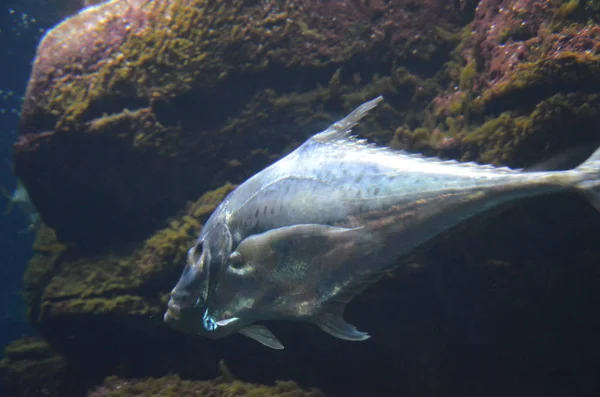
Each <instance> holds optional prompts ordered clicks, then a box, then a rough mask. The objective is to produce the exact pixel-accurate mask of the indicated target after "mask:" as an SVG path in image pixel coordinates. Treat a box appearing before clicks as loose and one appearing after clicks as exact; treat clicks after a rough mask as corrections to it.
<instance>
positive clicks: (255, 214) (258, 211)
mask: <svg viewBox="0 0 600 397" xmlns="http://www.w3.org/2000/svg"><path fill="white" fill-rule="evenodd" d="M258 214H260V210H259V209H257V210H256V212H255V213H254V217H255V218H258Z"/></svg>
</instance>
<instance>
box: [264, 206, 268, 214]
mask: <svg viewBox="0 0 600 397" xmlns="http://www.w3.org/2000/svg"><path fill="white" fill-rule="evenodd" d="M263 215H267V207H266V206H265V208H263Z"/></svg>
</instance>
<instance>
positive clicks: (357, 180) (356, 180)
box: [354, 174, 363, 183]
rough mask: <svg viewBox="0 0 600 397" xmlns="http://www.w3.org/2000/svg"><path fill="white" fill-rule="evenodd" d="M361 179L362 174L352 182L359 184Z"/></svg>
mask: <svg viewBox="0 0 600 397" xmlns="http://www.w3.org/2000/svg"><path fill="white" fill-rule="evenodd" d="M362 178H363V174H359V175H358V176H357V177H356V179H355V180H354V182H356V183H359V182H360V181H362Z"/></svg>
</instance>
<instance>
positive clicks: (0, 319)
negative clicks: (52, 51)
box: [0, 0, 58, 358]
mask: <svg viewBox="0 0 600 397" xmlns="http://www.w3.org/2000/svg"><path fill="white" fill-rule="evenodd" d="M0 7H1V8H0V187H2V188H3V189H5V190H7V191H8V192H12V191H13V190H14V188H15V186H16V183H17V181H16V179H15V177H14V175H13V172H12V144H13V142H14V141H15V138H16V131H17V128H18V123H19V111H20V107H21V102H22V97H23V95H24V94H25V87H26V84H27V79H28V77H29V73H30V70H31V62H32V60H33V57H34V54H35V49H36V46H37V43H38V42H39V39H40V37H41V36H42V35H43V32H44V30H45V29H47V28H48V27H50V26H52V25H53V24H54V23H56V21H57V20H58V19H57V18H58V16H57V15H56V14H55V13H54V12H53V10H52V9H51V8H50V6H49V5H48V2H47V1H42V0H39V1H32V0H28V1H12V2H8V3H6V2H4V4H2V5H1V6H0ZM0 200H1V201H0V258H1V259H0V358H1V356H2V350H3V348H4V346H5V345H6V344H7V343H8V342H10V341H11V340H14V339H17V338H19V337H21V336H22V335H30V334H32V333H33V332H34V331H33V329H32V328H31V327H30V326H29V325H28V323H27V321H26V310H25V305H24V303H23V301H22V299H21V296H20V290H21V284H22V279H23V273H24V271H25V268H26V265H27V261H28V260H29V259H30V258H31V246H32V243H33V239H34V234H33V233H31V232H26V231H25V230H26V228H27V224H28V219H27V217H26V216H25V214H24V213H23V212H21V211H20V209H19V208H18V207H16V206H15V207H14V208H13V209H12V211H11V212H10V213H8V214H4V212H5V209H6V208H7V204H8V199H7V198H6V197H4V195H2V196H0Z"/></svg>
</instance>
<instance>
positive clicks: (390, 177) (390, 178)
mask: <svg viewBox="0 0 600 397" xmlns="http://www.w3.org/2000/svg"><path fill="white" fill-rule="evenodd" d="M394 178H395V177H394V176H393V175H390V176H388V177H387V179H388V181H390V182H391V181H393V180H394Z"/></svg>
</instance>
